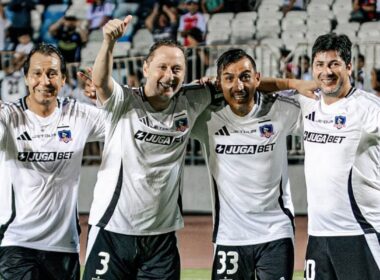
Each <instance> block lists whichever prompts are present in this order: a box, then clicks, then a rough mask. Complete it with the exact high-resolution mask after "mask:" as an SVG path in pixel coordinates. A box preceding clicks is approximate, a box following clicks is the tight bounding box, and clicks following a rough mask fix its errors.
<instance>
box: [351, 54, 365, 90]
mask: <svg viewBox="0 0 380 280" xmlns="http://www.w3.org/2000/svg"><path fill="white" fill-rule="evenodd" d="M364 64H365V57H364V55H362V54H359V55H358V61H357V64H356V71H352V75H351V83H352V84H353V85H354V86H355V87H356V88H359V89H363V88H364V76H365V73H364ZM356 75H357V76H356ZM356 77H357V78H356Z"/></svg>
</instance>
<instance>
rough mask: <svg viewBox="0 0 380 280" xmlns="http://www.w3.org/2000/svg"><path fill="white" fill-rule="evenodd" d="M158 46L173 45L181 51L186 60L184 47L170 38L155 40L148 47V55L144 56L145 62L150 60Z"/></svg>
mask: <svg viewBox="0 0 380 280" xmlns="http://www.w3.org/2000/svg"><path fill="white" fill-rule="evenodd" d="M160 47H173V48H178V49H180V50H181V51H182V53H183V56H184V57H185V60H186V52H185V48H184V47H183V46H182V45H181V44H180V43H178V42H176V41H174V40H170V39H164V40H159V41H157V42H155V43H154V44H153V45H152V46H151V47H150V49H149V53H148V55H147V56H146V57H145V61H146V62H150V60H152V58H153V56H154V52H155V51H156V50H157V49H158V48H160Z"/></svg>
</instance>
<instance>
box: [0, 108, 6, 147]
mask: <svg viewBox="0 0 380 280" xmlns="http://www.w3.org/2000/svg"><path fill="white" fill-rule="evenodd" d="M5 135H6V115H5V111H4V105H3V104H2V103H0V149H1V150H3V148H4V146H5Z"/></svg>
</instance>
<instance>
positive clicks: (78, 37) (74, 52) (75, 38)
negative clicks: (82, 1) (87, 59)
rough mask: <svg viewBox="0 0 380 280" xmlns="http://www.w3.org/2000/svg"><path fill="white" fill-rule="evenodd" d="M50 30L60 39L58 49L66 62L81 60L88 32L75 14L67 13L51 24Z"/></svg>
mask: <svg viewBox="0 0 380 280" xmlns="http://www.w3.org/2000/svg"><path fill="white" fill-rule="evenodd" d="M49 32H50V34H51V36H52V37H53V38H55V39H56V40H57V41H58V42H57V46H58V49H59V50H60V52H61V53H62V55H63V57H64V58H65V60H66V62H68V63H70V62H80V61H81V49H82V46H83V45H84V43H85V42H86V41H87V35H88V34H87V30H84V29H83V28H82V27H81V22H80V21H79V20H78V19H77V18H76V16H75V15H70V14H66V15H65V16H64V17H62V18H61V19H59V20H58V21H57V22H55V23H54V24H52V25H51V26H50V28H49Z"/></svg>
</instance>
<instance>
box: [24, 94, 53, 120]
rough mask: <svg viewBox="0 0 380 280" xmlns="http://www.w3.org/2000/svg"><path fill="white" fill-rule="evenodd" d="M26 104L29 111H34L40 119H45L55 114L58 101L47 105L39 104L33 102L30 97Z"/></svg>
mask: <svg viewBox="0 0 380 280" xmlns="http://www.w3.org/2000/svg"><path fill="white" fill-rule="evenodd" d="M26 104H27V105H28V109H29V110H30V111H32V112H33V113H35V114H36V115H38V116H40V117H43V118H45V117H48V116H50V115H51V114H52V113H53V112H54V110H55V108H56V107H57V100H54V101H53V102H49V103H46V104H39V103H37V102H35V101H33V100H31V98H30V97H29V96H28V97H27V98H26Z"/></svg>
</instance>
